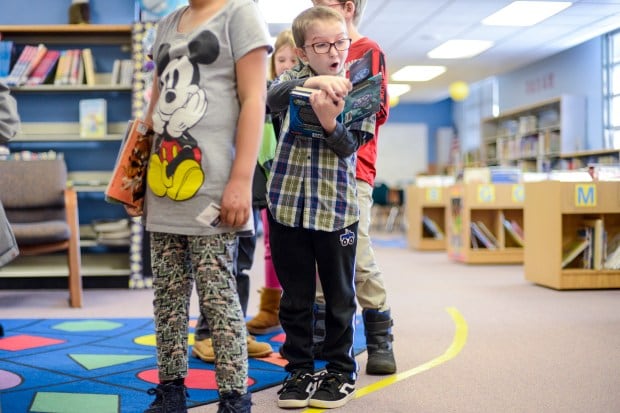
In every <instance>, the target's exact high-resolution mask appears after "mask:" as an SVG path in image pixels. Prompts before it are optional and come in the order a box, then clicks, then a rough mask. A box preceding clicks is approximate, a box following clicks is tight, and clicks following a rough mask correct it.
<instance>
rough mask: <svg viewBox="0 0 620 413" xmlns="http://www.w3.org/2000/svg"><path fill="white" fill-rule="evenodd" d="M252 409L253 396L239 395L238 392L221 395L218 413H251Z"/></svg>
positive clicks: (247, 394)
mask: <svg viewBox="0 0 620 413" xmlns="http://www.w3.org/2000/svg"><path fill="white" fill-rule="evenodd" d="M251 409H252V395H251V394H250V393H245V394H239V393H237V392H236V391H232V392H230V393H223V394H220V403H219V405H218V408H217V413H250V411H251Z"/></svg>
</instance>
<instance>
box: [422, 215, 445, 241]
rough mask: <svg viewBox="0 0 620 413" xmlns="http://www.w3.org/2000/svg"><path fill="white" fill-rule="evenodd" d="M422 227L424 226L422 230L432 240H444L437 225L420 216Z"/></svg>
mask: <svg viewBox="0 0 620 413" xmlns="http://www.w3.org/2000/svg"><path fill="white" fill-rule="evenodd" d="M422 225H423V226H424V229H426V230H427V231H428V232H429V233H430V234H431V235H432V237H433V238H435V239H443V238H444V233H443V231H442V230H441V228H439V225H437V223H436V222H435V221H434V220H433V219H432V218H430V217H428V216H427V215H422Z"/></svg>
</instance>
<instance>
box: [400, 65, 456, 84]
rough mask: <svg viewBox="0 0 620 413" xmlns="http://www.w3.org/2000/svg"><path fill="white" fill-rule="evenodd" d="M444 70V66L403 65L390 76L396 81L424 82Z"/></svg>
mask: <svg viewBox="0 0 620 413" xmlns="http://www.w3.org/2000/svg"><path fill="white" fill-rule="evenodd" d="M445 71H446V67H445V66H405V67H403V68H402V69H400V70H398V71H396V72H394V74H392V76H391V78H392V80H395V81H397V82H426V81H428V80H431V79H434V78H436V77H437V76H439V75H441V74H443V73H444V72H445Z"/></svg>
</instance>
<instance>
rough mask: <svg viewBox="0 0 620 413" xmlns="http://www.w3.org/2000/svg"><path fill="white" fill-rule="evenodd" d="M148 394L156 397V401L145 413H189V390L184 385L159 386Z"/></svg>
mask: <svg viewBox="0 0 620 413" xmlns="http://www.w3.org/2000/svg"><path fill="white" fill-rule="evenodd" d="M148 394H150V395H155V401H154V402H153V403H151V405H150V406H149V408H148V409H146V410H145V411H144V413H187V388H186V387H185V386H184V385H182V384H174V383H169V384H158V385H157V387H156V388H154V389H149V390H148Z"/></svg>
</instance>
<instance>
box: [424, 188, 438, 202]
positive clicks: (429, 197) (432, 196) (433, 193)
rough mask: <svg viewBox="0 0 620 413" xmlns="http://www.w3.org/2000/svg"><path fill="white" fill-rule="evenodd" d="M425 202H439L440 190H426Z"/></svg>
mask: <svg viewBox="0 0 620 413" xmlns="http://www.w3.org/2000/svg"><path fill="white" fill-rule="evenodd" d="M426 202H441V188H437V187H431V188H426Z"/></svg>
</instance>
